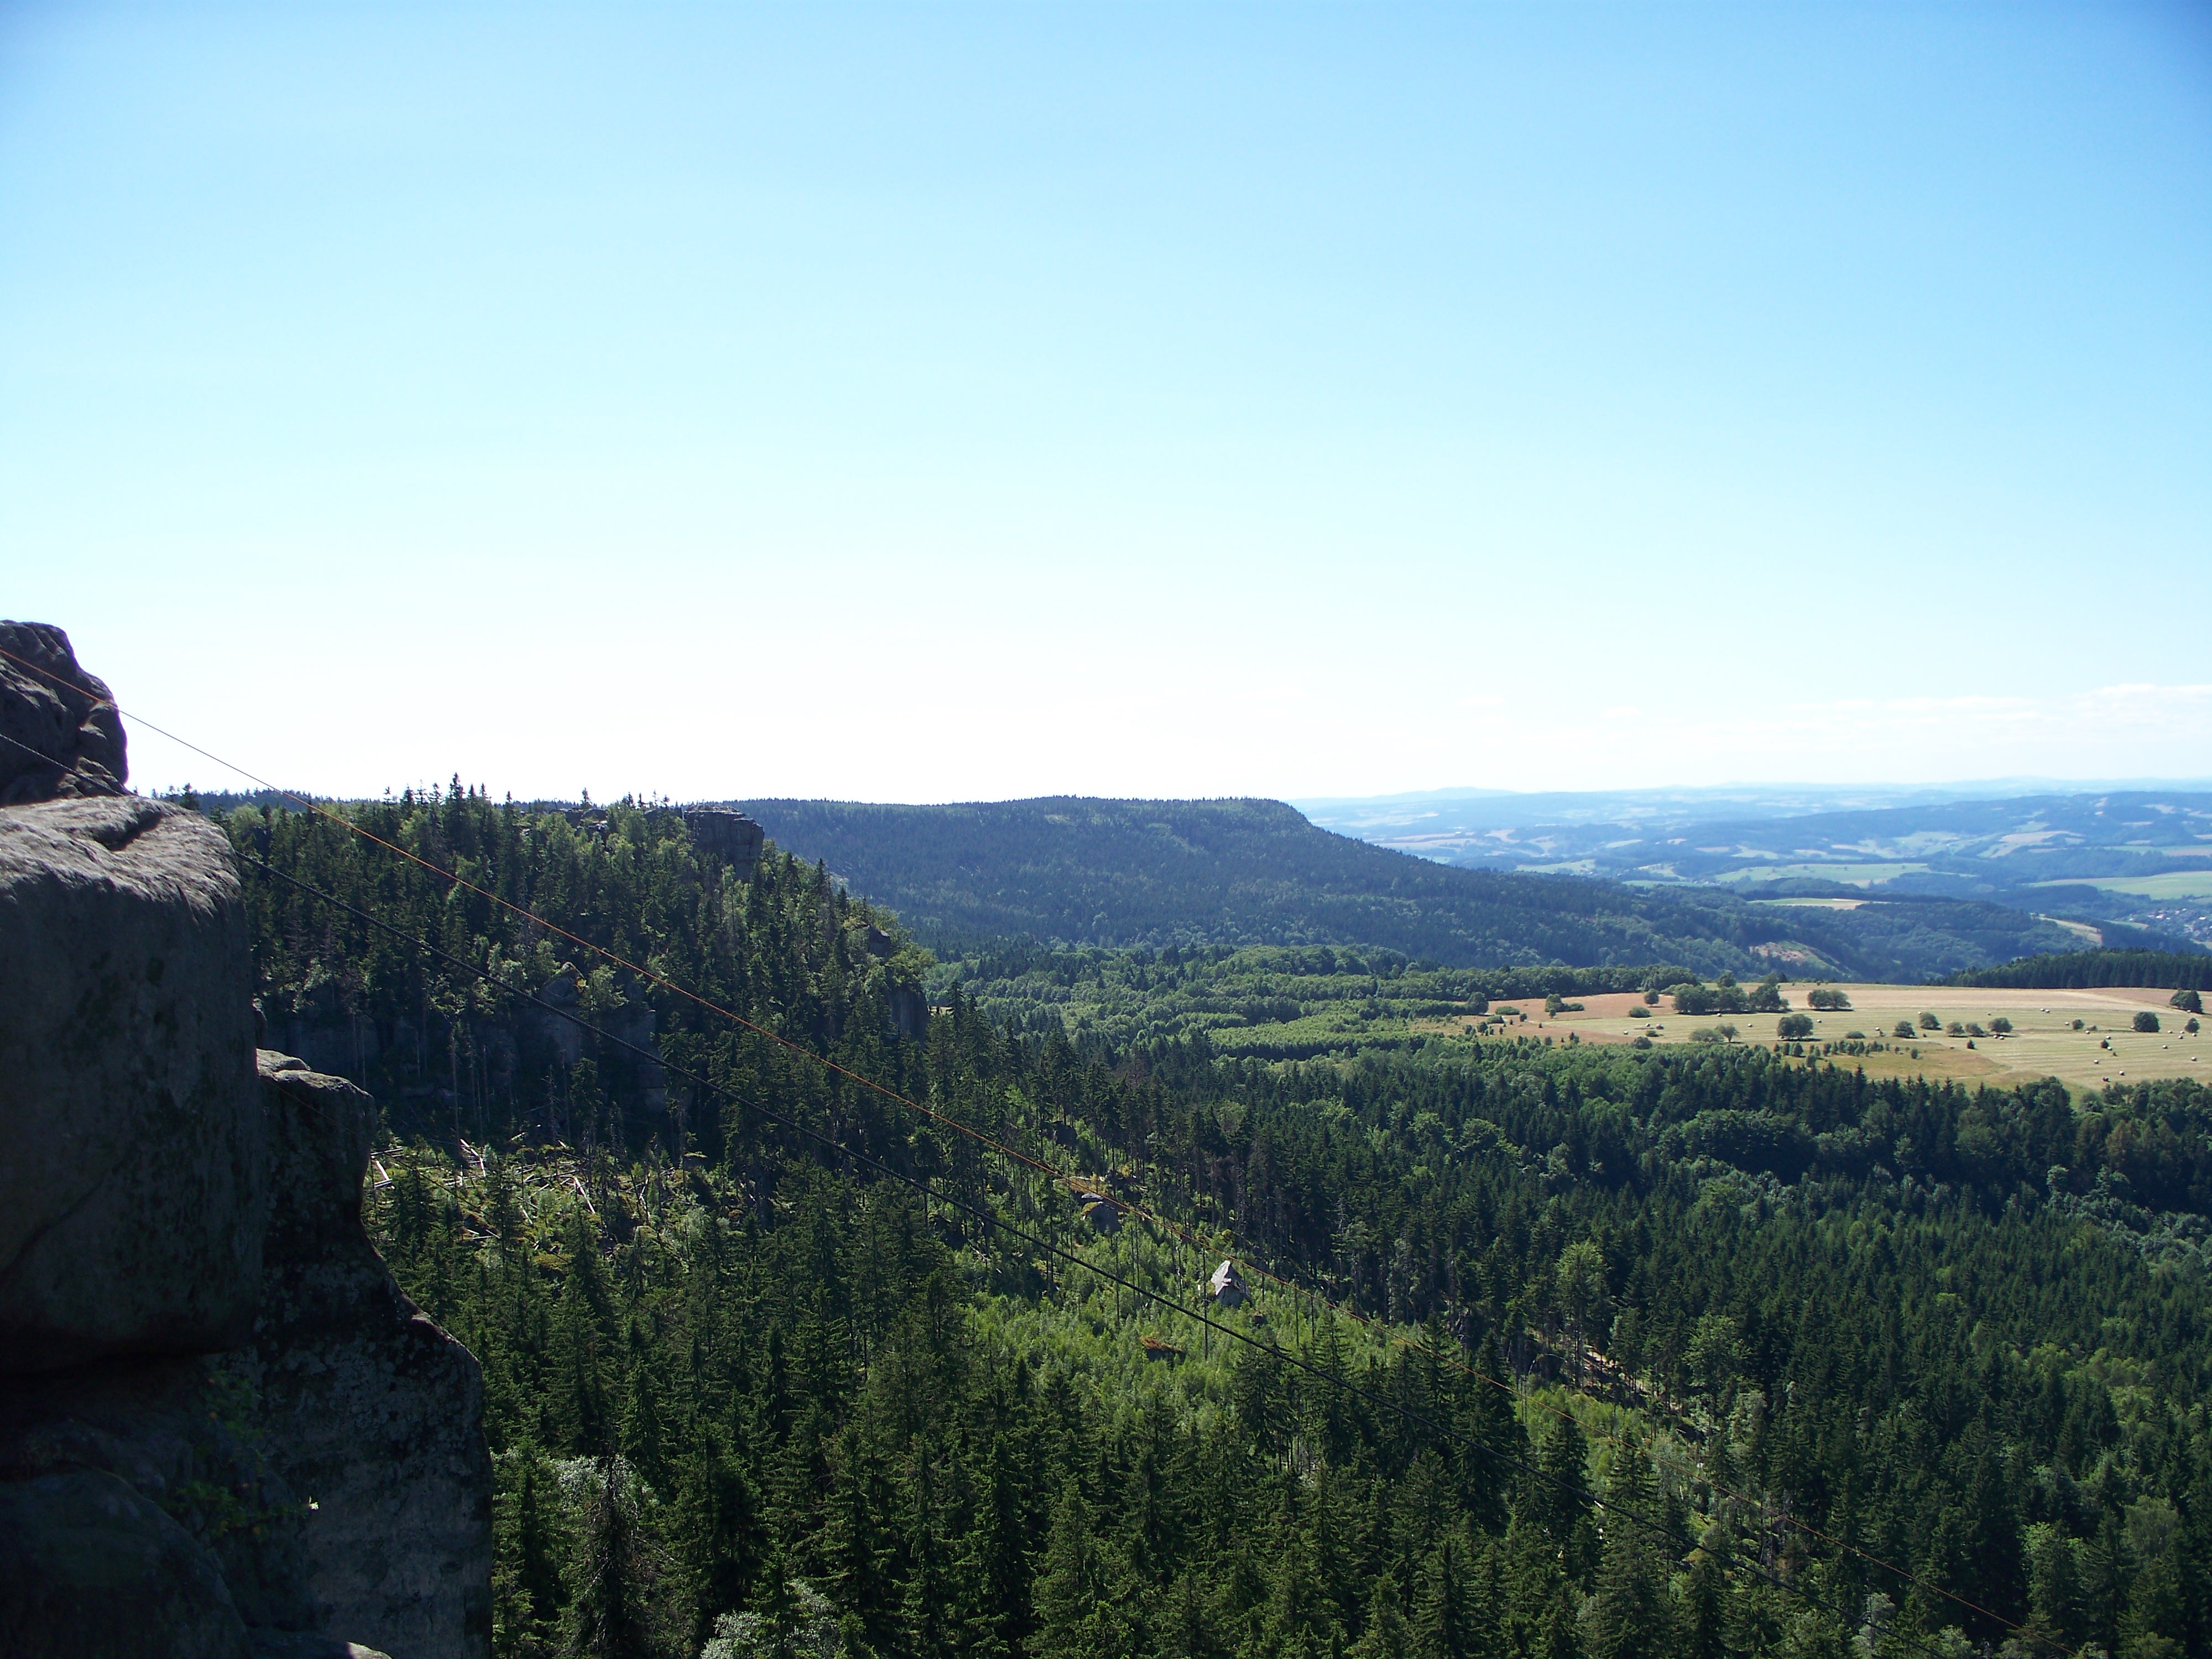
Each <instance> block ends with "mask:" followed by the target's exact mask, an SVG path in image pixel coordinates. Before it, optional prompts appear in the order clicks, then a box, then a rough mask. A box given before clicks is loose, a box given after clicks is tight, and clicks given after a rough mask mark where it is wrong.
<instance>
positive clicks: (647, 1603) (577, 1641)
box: [561, 1456, 657, 1659]
mask: <svg viewBox="0 0 2212 1659" xmlns="http://www.w3.org/2000/svg"><path fill="white" fill-rule="evenodd" d="M653 1568H654V1563H653V1558H652V1555H651V1553H650V1551H649V1548H648V1547H647V1541H646V1539H645V1538H644V1537H643V1536H642V1535H641V1531H640V1528H639V1526H638V1522H637V1516H636V1515H635V1511H634V1510H633V1508H632V1501H631V1498H630V1496H629V1493H628V1492H624V1491H623V1473H622V1465H621V1463H620V1462H619V1461H618V1460H617V1459H616V1458H614V1457H612V1456H605V1457H602V1458H600V1460H599V1467H598V1468H597V1469H596V1470H595V1471H594V1473H593V1475H592V1484H591V1486H590V1489H589V1491H588V1492H587V1493H586V1497H585V1499H584V1504H583V1513H582V1515H581V1516H580V1519H579V1524H578V1527H577V1538H576V1549H575V1553H574V1555H573V1556H572V1557H570V1559H569V1590H568V1615H567V1617H566V1619H565V1620H563V1621H562V1641H561V1652H562V1659H653V1654H654V1651H655V1649H656V1646H657V1644H656V1642H655V1640H654V1637H655V1629H654V1626H655V1620H654V1619H653V1590H654V1582H653V1581H654V1578H655V1577H656V1575H655V1573H654V1571H653Z"/></svg>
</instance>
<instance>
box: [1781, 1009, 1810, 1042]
mask: <svg viewBox="0 0 2212 1659" xmlns="http://www.w3.org/2000/svg"><path fill="white" fill-rule="evenodd" d="M1774 1035H1775V1036H1778V1037H1780V1038H1781V1039H1782V1040H1783V1041H1784V1042H1796V1041H1797V1040H1798V1039H1799V1038H1800V1037H1808V1036H1812V1035H1813V1016H1812V1015H1810V1014H1784V1015H1783V1016H1782V1018H1779V1019H1778V1020H1776V1021H1775V1022H1774Z"/></svg>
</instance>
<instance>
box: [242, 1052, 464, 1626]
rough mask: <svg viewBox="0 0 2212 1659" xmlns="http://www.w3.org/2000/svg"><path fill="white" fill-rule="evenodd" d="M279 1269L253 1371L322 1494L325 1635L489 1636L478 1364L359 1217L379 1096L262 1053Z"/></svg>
mask: <svg viewBox="0 0 2212 1659" xmlns="http://www.w3.org/2000/svg"><path fill="white" fill-rule="evenodd" d="M260 1073H261V1078H262V1084H263V1088H264V1091H265V1097H266V1099H267V1101H268V1103H269V1127H270V1151H271V1157H270V1194H271V1205H270V1222H269V1243H268V1250H269V1265H268V1268H267V1270H266V1272H265V1273H264V1275H263V1280H262V1296H261V1315H260V1318H259V1320H258V1322H257V1324H256V1326H255V1329H254V1344H253V1374H254V1381H255V1383H256V1384H257V1385H258V1394H259V1396H260V1401H261V1413H260V1419H259V1421H260V1424H261V1425H262V1428H263V1431H264V1436H265V1438H264V1449H265V1450H266V1452H267V1455H268V1457H269V1460H270V1463H271V1464H272V1465H274V1466H275V1468H276V1469H277V1470H278V1471H279V1472H280V1473H281V1474H283V1478H284V1480H286V1482H287V1483H288V1484H289V1486H291V1487H292V1489H293V1490H294V1491H295V1492H299V1493H300V1494H301V1496H302V1497H303V1498H309V1497H311V1498H313V1501H314V1504H315V1507H314V1509H313V1510H311V1511H310V1512H309V1513H308V1515H307V1521H306V1528H305V1530H306V1541H305V1547H306V1552H307V1562H308V1586H309V1589H310V1590H311V1592H312V1594H313V1600H314V1606H315V1613H316V1618H317V1621H318V1623H319V1625H320V1626H321V1627H323V1628H325V1629H327V1630H333V1631H349V1632H365V1633H368V1634H369V1635H370V1636H372V1637H373V1638H374V1640H375V1641H376V1643H377V1644H379V1645H380V1646H382V1647H386V1648H388V1649H390V1650H392V1652H393V1653H394V1654H397V1655H400V1656H403V1659H417V1656H420V1659H465V1656H468V1655H471V1654H480V1653H482V1652H483V1651H485V1650H486V1649H487V1648H489V1645H490V1641H491V1491H492V1472H491V1458H490V1455H489V1453H488V1452H487V1451H486V1450H485V1449H484V1437H483V1377H482V1375H481V1374H480V1373H479V1371H478V1370H477V1362H476V1360H475V1358H473V1357H472V1356H471V1354H470V1353H469V1352H468V1350H467V1349H465V1348H464V1347H463V1346H461V1345H460V1344H459V1343H458V1342H456V1341H454V1340H453V1338H452V1337H450V1336H448V1335H447V1334H446V1333H445V1332H443V1331H441V1330H440V1329H439V1328H438V1327H437V1326H436V1325H435V1324H433V1323H432V1322H430V1320H429V1319H428V1318H427V1317H425V1316H423V1314H422V1313H421V1312H420V1311H419V1310H417V1309H416V1307H415V1305H414V1304H412V1303H410V1302H409V1301H408V1300H407V1298H406V1297H404V1296H403V1295H401V1294H400V1291H399V1287H398V1285H396V1284H394V1283H393V1282H392V1274H391V1272H390V1270H389V1269H387V1268H386V1267H385V1265H384V1260H383V1258H382V1257H381V1256H380V1255H377V1253H376V1247H375V1246H374V1245H373V1244H371V1243H369V1241H368V1234H367V1233H366V1232H364V1231H362V1225H361V1188H362V1175H363V1172H364V1171H365V1170H367V1168H368V1156H369V1147H370V1142H371V1138H372V1136H373V1134H374V1131H375V1127H376V1105H375V1103H374V1101H373V1100H371V1099H370V1098H369V1097H368V1095H366V1094H364V1093H363V1092H362V1091H361V1090H359V1089H357V1088H356V1087H355V1086H354V1085H352V1084H350V1083H348V1082H347V1081H345V1080H344V1079H343V1078H335V1077H326V1076H325V1075H323V1074H322V1073H319V1072H311V1071H309V1070H307V1067H306V1066H304V1065H303V1064H301V1062H300V1061H299V1060H294V1059H292V1058H290V1057H289V1055H284V1054H272V1053H270V1052H269V1051H267V1050H265V1049H264V1051H263V1052H262V1054H261V1055H260Z"/></svg>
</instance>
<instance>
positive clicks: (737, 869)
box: [684, 806, 768, 881]
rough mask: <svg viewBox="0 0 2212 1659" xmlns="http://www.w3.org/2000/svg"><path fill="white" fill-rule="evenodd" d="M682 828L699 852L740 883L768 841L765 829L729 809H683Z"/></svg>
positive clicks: (714, 807)
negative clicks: (727, 868) (716, 861)
mask: <svg viewBox="0 0 2212 1659" xmlns="http://www.w3.org/2000/svg"><path fill="white" fill-rule="evenodd" d="M684 828H685V829H688V830H690V832H691V839H692V841H693V842H696V844H697V846H698V848H699V850H700V851H701V852H702V853H704V854H707V855H708V857H710V858H718V859H720V860H722V861H723V862H724V863H726V864H727V865H728V866H730V871H731V873H732V874H733V875H735V876H736V877H737V878H738V879H739V880H740V881H743V880H745V879H747V878H750V876H751V875H752V872H753V866H755V865H756V864H757V863H759V862H760V855H761V848H762V847H763V845H765V844H766V842H767V839H768V832H767V831H766V830H764V829H762V828H761V827H760V825H759V824H757V823H754V822H753V821H752V820H751V819H750V818H749V817H746V816H745V815H744V813H743V812H740V811H738V810H737V809H736V808H735V807H731V806H687V807H685V808H684Z"/></svg>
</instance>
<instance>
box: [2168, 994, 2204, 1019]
mask: <svg viewBox="0 0 2212 1659" xmlns="http://www.w3.org/2000/svg"><path fill="white" fill-rule="evenodd" d="M2167 1006H2169V1007H2173V1008H2179V1009H2180V1010H2181V1012H2183V1013H2185V1014H2201V1013H2203V1012H2204V999H2203V997H2202V996H2200V995H2198V994H2197V993H2196V992H2194V991H2176V992H2175V993H2174V994H2173V999H2172V1001H2171V1002H2170V1003H2168V1004H2167Z"/></svg>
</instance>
